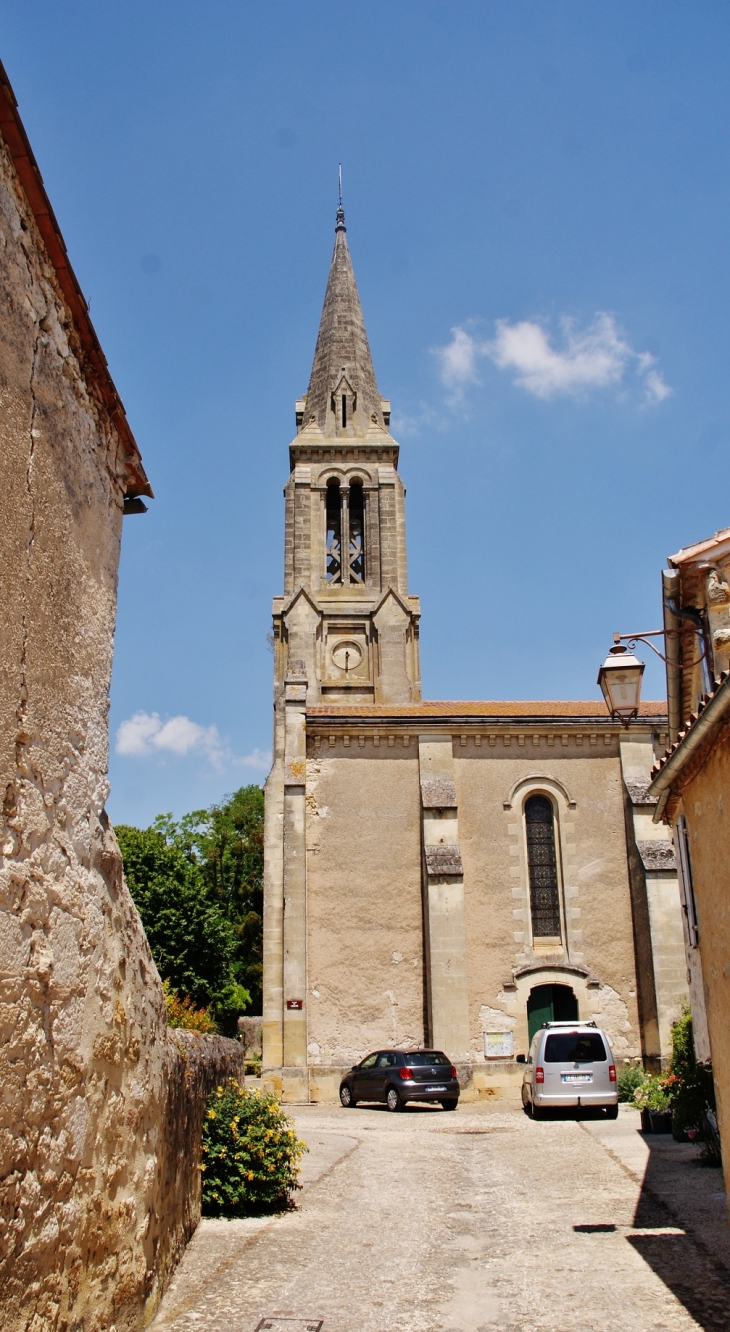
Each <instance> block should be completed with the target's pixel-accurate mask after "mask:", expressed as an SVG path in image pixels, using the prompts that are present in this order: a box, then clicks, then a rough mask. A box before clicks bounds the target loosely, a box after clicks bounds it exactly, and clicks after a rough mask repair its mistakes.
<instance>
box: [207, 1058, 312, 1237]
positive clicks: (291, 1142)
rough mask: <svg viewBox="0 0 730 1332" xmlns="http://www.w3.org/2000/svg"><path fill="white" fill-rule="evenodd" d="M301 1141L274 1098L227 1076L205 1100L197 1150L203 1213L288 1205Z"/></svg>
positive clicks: (263, 1209)
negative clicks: (198, 1150)
mask: <svg viewBox="0 0 730 1332" xmlns="http://www.w3.org/2000/svg"><path fill="white" fill-rule="evenodd" d="M307 1150H308V1149H307V1146H306V1144H305V1143H303V1142H301V1141H300V1140H299V1138H297V1135H296V1132H295V1130H294V1125H293V1124H292V1122H291V1120H290V1119H287V1117H286V1115H285V1114H284V1112H283V1110H282V1109H281V1106H280V1105H279V1103H278V1101H277V1100H276V1099H275V1098H274V1097H273V1096H269V1095H267V1094H266V1093H263V1092H259V1091H246V1089H245V1087H242V1086H241V1085H240V1083H238V1082H237V1081H236V1080H235V1078H230V1079H229V1080H228V1082H225V1083H223V1084H222V1086H220V1087H216V1089H215V1091H214V1092H213V1093H212V1095H211V1096H210V1097H209V1099H208V1106H207V1109H206V1114H205V1119H204V1121H203V1141H202V1146H201V1153H200V1169H201V1173H202V1204H203V1215H204V1216H250V1215H251V1214H252V1213H254V1212H267V1211H278V1210H283V1209H284V1208H287V1207H290V1206H291V1205H292V1194H293V1192H294V1190H295V1189H298V1188H299V1187H300V1185H299V1184H298V1183H297V1178H298V1175H299V1163H300V1161H301V1159H302V1156H303V1154H304V1152H306V1151H307Z"/></svg>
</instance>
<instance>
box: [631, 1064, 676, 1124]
mask: <svg viewBox="0 0 730 1332" xmlns="http://www.w3.org/2000/svg"><path fill="white" fill-rule="evenodd" d="M667 1082H668V1079H667V1078H663V1077H660V1076H659V1075H658V1074H656V1073H653V1074H650V1075H649V1076H648V1077H647V1078H645V1080H644V1082H643V1083H642V1084H641V1086H640V1087H637V1088H636V1091H635V1092H634V1101H635V1103H636V1105H638V1107H639V1109H640V1111H641V1131H642V1133H671V1131H672V1105H671V1098H670V1088H669V1087H668V1085H667Z"/></svg>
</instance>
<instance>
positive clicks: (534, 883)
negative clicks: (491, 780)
mask: <svg viewBox="0 0 730 1332" xmlns="http://www.w3.org/2000/svg"><path fill="white" fill-rule="evenodd" d="M525 826H526V829H527V865H528V869H529V874H530V907H531V910H532V934H533V938H536V939H545V938H553V939H554V938H558V939H559V938H560V934H561V930H560V890H559V887H558V862H557V856H556V854H555V815H554V813H553V807H552V804H551V802H550V801H549V800H548V798H547V796H541V795H535V796H530V799H529V800H528V801H526V803H525Z"/></svg>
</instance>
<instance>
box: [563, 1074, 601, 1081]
mask: <svg viewBox="0 0 730 1332" xmlns="http://www.w3.org/2000/svg"><path fill="white" fill-rule="evenodd" d="M560 1076H561V1078H562V1080H563V1082H592V1081H593V1074H592V1073H561V1074H560Z"/></svg>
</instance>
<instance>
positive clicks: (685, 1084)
mask: <svg viewBox="0 0 730 1332" xmlns="http://www.w3.org/2000/svg"><path fill="white" fill-rule="evenodd" d="M669 1067H670V1079H671V1090H670V1094H671V1102H672V1130H673V1133H674V1136H675V1138H677V1139H678V1140H679V1141H681V1140H682V1139H683V1138H685V1137H687V1138H689V1139H690V1141H699V1142H701V1143H702V1150H701V1152H700V1160H701V1161H702V1162H703V1164H704V1165H718V1166H719V1165H722V1157H721V1155H720V1139H719V1136H718V1132H717V1120H716V1118H715V1084H714V1081H713V1078H712V1069H711V1068H709V1067H708V1066H706V1065H703V1064H698V1063H697V1059H696V1056H695V1048H694V1039H693V1035H692V1014H691V1012H690V1010H689V1008H685V1010H684V1012H683V1013H682V1016H681V1017H680V1018H679V1020H678V1021H677V1022H675V1023H674V1024H673V1026H672V1058H671V1062H670V1066H669Z"/></svg>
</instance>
